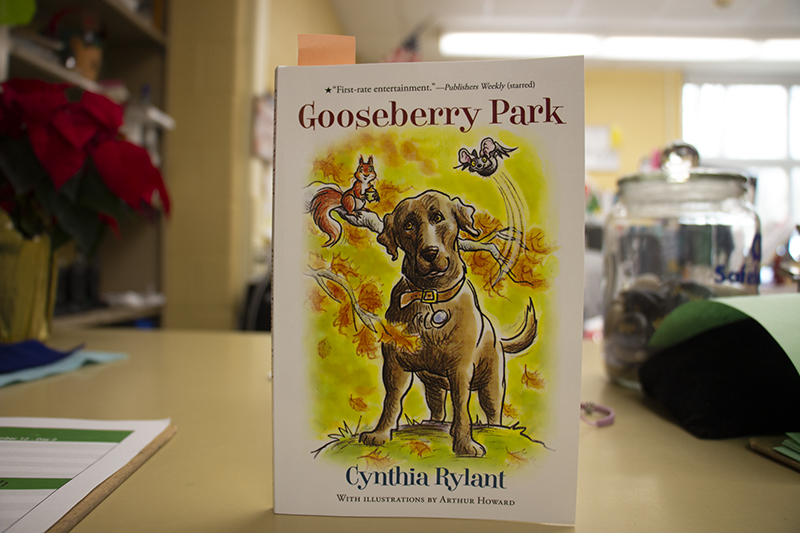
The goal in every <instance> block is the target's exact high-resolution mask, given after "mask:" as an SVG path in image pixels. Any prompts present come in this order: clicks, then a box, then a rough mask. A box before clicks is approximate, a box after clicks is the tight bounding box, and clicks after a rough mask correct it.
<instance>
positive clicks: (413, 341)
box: [380, 322, 419, 352]
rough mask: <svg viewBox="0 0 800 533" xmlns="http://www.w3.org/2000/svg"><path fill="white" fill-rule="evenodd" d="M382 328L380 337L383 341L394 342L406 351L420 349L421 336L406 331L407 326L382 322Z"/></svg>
mask: <svg viewBox="0 0 800 533" xmlns="http://www.w3.org/2000/svg"><path fill="white" fill-rule="evenodd" d="M381 328H382V329H383V333H382V334H381V338H380V341H381V342H388V343H390V344H394V345H395V346H397V347H398V348H399V349H401V350H404V351H406V352H413V351H416V350H417V349H419V336H418V335H411V334H408V333H406V332H405V328H403V327H401V326H400V325H395V324H390V323H388V322H381Z"/></svg>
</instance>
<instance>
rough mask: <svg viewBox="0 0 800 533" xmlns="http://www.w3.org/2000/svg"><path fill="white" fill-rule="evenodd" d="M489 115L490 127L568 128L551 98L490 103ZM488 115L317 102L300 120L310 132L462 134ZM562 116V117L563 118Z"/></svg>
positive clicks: (445, 109)
mask: <svg viewBox="0 0 800 533" xmlns="http://www.w3.org/2000/svg"><path fill="white" fill-rule="evenodd" d="M488 103H489V105H490V108H489V109H488V112H489V114H490V116H491V120H490V121H489V124H514V125H517V126H527V125H530V124H566V123H567V122H566V120H565V119H564V118H563V117H562V115H563V113H564V112H563V111H562V110H563V108H564V106H562V105H554V104H553V102H552V100H551V99H550V98H547V97H545V98H542V102H541V103H536V104H524V105H512V104H511V103H510V102H508V101H507V100H503V99H499V98H498V99H492V100H489V102H488ZM483 111H484V109H483V108H479V107H468V106H467V107H464V106H462V107H415V108H413V109H406V108H405V107H402V106H398V105H397V102H396V101H394V100H391V101H390V102H389V103H388V106H386V107H376V108H372V107H370V106H366V107H364V108H362V109H358V110H355V111H353V110H351V109H347V108H344V109H339V110H332V109H320V108H319V106H317V105H316V102H315V101H314V102H310V103H307V104H304V105H303V106H301V107H300V110H299V112H298V114H297V119H298V121H299V122H300V126H302V127H303V128H305V129H308V130H316V129H317V128H322V129H328V128H333V127H337V128H343V129H347V128H355V129H360V128H366V127H369V126H374V127H376V128H387V127H399V126H405V125H407V124H408V125H411V126H416V127H420V128H421V127H425V126H457V127H458V130H459V131H460V132H461V133H466V132H468V131H470V130H471V129H472V126H474V125H475V122H476V121H477V119H478V116H479V115H480V114H481V113H482V112H483ZM559 112H561V113H562V115H559Z"/></svg>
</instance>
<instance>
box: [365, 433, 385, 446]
mask: <svg viewBox="0 0 800 533" xmlns="http://www.w3.org/2000/svg"><path fill="white" fill-rule="evenodd" d="M388 440H389V435H388V434H386V433H382V432H380V431H366V432H364V433H362V434H361V436H360V437H359V438H358V441H359V442H360V443H361V444H366V445H367V446H383V445H384V444H386V441H388Z"/></svg>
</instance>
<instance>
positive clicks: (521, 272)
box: [511, 255, 547, 289]
mask: <svg viewBox="0 0 800 533" xmlns="http://www.w3.org/2000/svg"><path fill="white" fill-rule="evenodd" d="M537 267H538V264H537V263H535V262H533V261H531V260H530V259H529V256H528V255H523V256H522V257H520V259H519V260H518V261H517V264H516V265H514V268H513V269H511V273H512V274H513V275H514V281H516V282H517V283H523V284H525V285H528V286H529V287H531V288H533V289H539V288H544V287H547V278H545V277H544V275H542V274H541V273H540V272H539V270H538V268H537Z"/></svg>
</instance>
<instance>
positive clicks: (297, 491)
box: [272, 57, 584, 524]
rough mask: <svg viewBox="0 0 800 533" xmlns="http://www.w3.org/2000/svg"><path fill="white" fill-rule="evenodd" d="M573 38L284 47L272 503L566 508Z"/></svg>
mask: <svg viewBox="0 0 800 533" xmlns="http://www.w3.org/2000/svg"><path fill="white" fill-rule="evenodd" d="M583 86H584V85H583V59H582V58H581V57H569V58H554V59H532V60H519V61H481V62H452V63H405V64H374V65H346V66H314V67H279V68H278V70H277V73H276V109H275V112H276V129H275V143H276V144H275V167H274V168H275V170H274V172H275V190H274V194H275V196H274V199H275V200H274V227H273V229H274V240H273V253H274V260H273V265H274V271H273V272H274V278H273V298H274V301H273V317H274V319H273V337H272V339H273V391H274V392H273V394H274V396H273V406H274V437H275V438H274V454H275V455H274V461H275V487H274V489H275V491H274V494H275V502H274V505H275V507H274V509H275V512H276V513H287V514H311V515H334V516H337V515H341V516H417V517H451V518H479V519H499V520H514V521H530V522H542V523H554V524H573V523H574V520H575V505H576V484H577V463H578V423H579V409H580V373H581V368H580V361H581V337H582V312H583V305H582V303H583V242H584V216H583V213H584V192H583V191H584V97H583Z"/></svg>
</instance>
